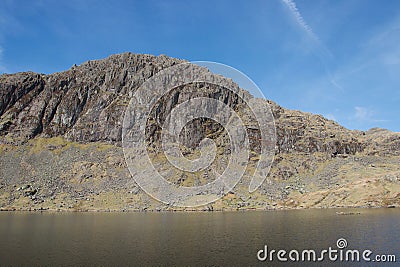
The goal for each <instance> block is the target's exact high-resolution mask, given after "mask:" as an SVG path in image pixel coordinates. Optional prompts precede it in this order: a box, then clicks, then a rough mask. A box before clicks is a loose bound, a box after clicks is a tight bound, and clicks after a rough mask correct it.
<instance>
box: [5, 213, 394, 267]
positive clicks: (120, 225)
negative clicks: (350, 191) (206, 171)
mask: <svg viewBox="0 0 400 267" xmlns="http://www.w3.org/2000/svg"><path fill="white" fill-rule="evenodd" d="M359 211H360V212H361V214H360V215H348V216H339V215H337V214H336V211H335V210H305V211H269V212H262V211H254V212H253V211H251V212H226V213H9V212H3V213H0V238H1V239H0V240H1V242H0V265H120V266H121V265H134V266H149V265H150V266H160V265H162V266H169V265H170V266H176V265H178V266H210V265H217V266H266V265H268V262H259V261H258V260H257V256H256V253H257V251H258V250H260V249H262V248H263V247H264V245H268V247H269V248H271V249H276V250H279V249H285V250H287V251H289V250H291V249H296V250H302V249H315V250H316V251H320V250H321V249H324V248H328V247H329V246H331V247H335V246H336V240H337V239H338V238H346V240H347V241H348V246H349V248H352V249H360V250H364V249H370V250H372V251H375V252H376V253H382V254H384V253H387V254H396V253H397V255H396V256H397V257H398V260H400V255H399V250H400V241H399V240H400V232H399V231H398V229H400V211H399V210H398V209H374V210H364V209H363V210H359ZM328 264H329V263H328V262H324V264H323V265H324V266H326V265H328ZM337 264H338V263H337ZM272 265H273V266H275V265H278V262H274V263H273V264H272ZM283 265H287V263H286V264H282V266H283ZM309 265H310V264H309V263H298V264H297V266H309ZM339 265H341V266H343V265H345V264H344V263H341V264H339ZM354 265H355V264H354V263H351V264H350V263H349V264H348V266H354ZM269 266H271V264H269ZM292 266H295V265H292ZM359 266H365V263H363V264H361V263H360V264H359ZM381 266H388V264H382V265H381Z"/></svg>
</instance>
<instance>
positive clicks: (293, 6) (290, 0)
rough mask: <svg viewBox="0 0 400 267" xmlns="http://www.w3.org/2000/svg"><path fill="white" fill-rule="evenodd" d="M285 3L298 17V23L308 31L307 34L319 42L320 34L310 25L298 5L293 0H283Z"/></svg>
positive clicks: (296, 17)
mask: <svg viewBox="0 0 400 267" xmlns="http://www.w3.org/2000/svg"><path fill="white" fill-rule="evenodd" d="M282 2H283V3H284V4H286V5H287V6H288V7H289V9H290V11H291V13H292V15H293V17H294V18H295V19H296V21H297V23H298V24H299V25H300V26H301V27H302V28H303V29H304V30H305V31H306V32H307V34H308V35H309V36H310V37H311V38H312V39H313V40H314V41H317V42H319V38H318V36H317V35H316V34H315V33H314V31H313V30H312V28H311V27H310V25H308V24H307V22H306V21H305V20H304V18H303V16H302V15H301V13H300V11H299V9H298V8H297V6H296V3H295V2H294V1H293V0H282Z"/></svg>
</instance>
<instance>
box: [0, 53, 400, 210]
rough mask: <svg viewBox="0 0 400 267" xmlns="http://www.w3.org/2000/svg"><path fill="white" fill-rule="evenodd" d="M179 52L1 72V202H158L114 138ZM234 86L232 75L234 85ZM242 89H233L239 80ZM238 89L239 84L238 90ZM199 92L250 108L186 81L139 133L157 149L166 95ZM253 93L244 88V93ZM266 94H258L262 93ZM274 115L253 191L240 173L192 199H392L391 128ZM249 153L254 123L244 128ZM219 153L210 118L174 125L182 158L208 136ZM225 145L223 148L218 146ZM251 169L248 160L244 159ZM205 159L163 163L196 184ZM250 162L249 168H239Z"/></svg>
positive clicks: (399, 138)
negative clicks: (270, 153)
mask: <svg viewBox="0 0 400 267" xmlns="http://www.w3.org/2000/svg"><path fill="white" fill-rule="evenodd" d="M183 62H185V61H182V60H178V59H173V58H169V57H167V56H164V55H161V56H151V55H138V54H131V53H124V54H119V55H113V56H110V57H109V58H106V59H104V60H96V61H88V62H86V63H83V64H82V65H80V66H76V65H74V66H73V67H72V68H71V69H69V70H67V71H64V72H60V73H54V74H50V75H43V74H37V73H32V72H24V73H17V74H3V75H1V76H0V207H1V208H2V209H6V210H9V209H17V210H18V209H23V210H26V209H60V210H65V209H66V210H165V209H174V208H173V207H170V206H168V205H166V204H161V203H159V202H157V201H155V200H154V199H152V198H151V197H149V196H147V195H146V194H145V193H144V192H143V191H141V189H139V188H138V186H137V185H136V184H135V182H134V180H133V179H132V178H131V176H130V173H129V171H128V170H127V168H126V164H125V160H124V155H123V151H122V148H121V138H122V124H123V117H124V112H125V110H126V107H127V106H128V104H129V101H130V99H131V97H132V94H133V93H134V92H135V91H136V90H137V89H138V88H139V87H140V86H141V85H142V84H143V82H144V81H146V80H147V79H149V78H150V77H152V76H154V75H155V74H157V73H158V72H160V71H161V70H163V69H166V68H168V67H170V66H173V65H176V64H179V63H183ZM234 86H237V85H234ZM238 90H240V89H238ZM240 92H241V93H242V94H248V93H247V92H245V91H243V90H240ZM198 96H205V97H207V98H213V99H218V100H220V101H222V102H224V103H225V104H226V105H229V106H230V107H232V108H233V109H234V110H236V111H238V113H240V114H243V117H244V118H247V119H246V120H247V125H251V124H252V120H253V118H252V117H251V116H247V115H246V114H247V113H246V108H245V107H244V105H243V104H244V103H243V101H241V99H240V98H239V97H238V96H237V94H235V93H234V92H231V91H229V90H224V89H223V88H221V87H218V86H210V85H207V84H201V83H200V84H189V85H186V86H183V87H180V88H176V89H174V90H172V91H171V92H170V93H169V94H168V95H166V96H163V98H162V99H161V101H160V102H159V103H158V105H157V108H155V109H154V110H153V111H152V114H151V116H150V118H149V120H148V123H147V125H146V140H147V142H148V143H149V147H151V149H153V150H152V151H153V152H154V153H153V154H152V160H154V161H155V162H157V161H160V162H161V161H163V160H165V159H164V158H162V157H161V156H160V155H159V154H160V153H159V152H160V146H159V140H160V123H161V122H163V121H164V120H165V116H166V114H168V113H169V112H170V111H171V110H172V109H173V108H174V106H176V105H177V104H179V103H181V102H183V101H185V100H187V99H190V98H193V97H198ZM249 97H251V96H249ZM265 101H267V100H265ZM268 103H269V105H270V107H271V109H272V113H273V115H274V118H275V125H276V136H277V144H276V151H275V161H274V163H273V166H272V169H271V171H270V173H269V175H268V179H267V180H268V182H265V183H264V184H263V185H262V186H261V188H260V189H259V190H257V191H256V192H254V193H249V192H248V191H247V187H245V185H244V184H238V185H237V186H236V187H235V189H234V190H232V191H231V192H229V193H228V194H227V195H225V196H224V197H223V198H222V199H221V200H218V201H217V202H215V203H213V204H212V205H209V206H207V207H203V208H200V209H208V210H209V209H277V208H310V207H356V206H357V207H359V206H362V207H377V206H398V205H399V204H400V171H399V167H400V152H399V151H400V134H399V133H393V132H390V131H387V130H383V129H371V130H370V131H366V132H362V131H350V130H348V129H346V128H344V127H342V126H340V125H338V124H337V123H336V122H334V121H331V120H327V119H325V118H323V117H322V116H320V115H314V114H309V113H304V112H300V111H293V110H287V109H284V108H282V107H280V106H279V105H277V104H276V103H273V102H272V101H268ZM248 133H249V136H250V142H251V150H252V154H251V157H250V160H251V161H257V152H259V150H260V145H259V143H258V142H257V140H259V136H258V135H259V132H258V130H257V129H255V128H252V127H248ZM205 137H208V138H212V139H215V140H216V142H217V144H218V149H219V150H220V152H221V153H219V155H221V159H220V160H219V161H218V160H217V161H216V162H217V164H216V166H215V169H214V172H215V170H217V171H216V172H218V169H221V168H223V167H224V163H223V162H224V155H225V154H227V153H225V152H226V151H227V146H226V140H225V139H226V137H227V136H226V133H224V130H223V128H222V127H221V125H219V124H218V123H215V122H213V121H210V120H207V119H203V120H195V121H193V122H191V124H190V125H188V126H187V127H186V128H185V129H184V133H183V136H182V139H183V143H184V144H185V148H184V149H186V150H185V153H184V154H185V155H187V157H189V158H190V157H191V156H195V155H196V146H197V145H198V144H199V142H200V141H201V140H202V139H203V138H205ZM224 151H225V152H224ZM249 168H251V165H250V167H249ZM212 171H213V170H211V169H210V170H206V171H204V172H201V173H196V174H193V175H188V174H187V173H182V172H173V173H169V177H170V180H171V182H173V183H176V184H178V185H184V186H191V185H201V184H204V183H206V182H208V181H210V180H212V179H213V175H212ZM248 171H251V170H248Z"/></svg>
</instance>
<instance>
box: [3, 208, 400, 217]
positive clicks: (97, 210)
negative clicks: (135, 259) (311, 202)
mask: <svg viewBox="0 0 400 267" xmlns="http://www.w3.org/2000/svg"><path fill="white" fill-rule="evenodd" d="M398 208H399V207H396V206H386V207H383V206H371V207H363V206H355V207H311V208H290V207H286V208H275V209H256V208H252V209H215V210H206V209H160V210H156V209H149V210H124V209H122V210H111V209H87V210H71V209H49V208H39V209H36V208H34V209H16V208H10V209H8V208H0V213H1V212H13V213H14V212H16V213H18V212H32V213H38V212H40V213H42V212H45V213H198V212H199V213H209V212H210V213H212V212H216V213H220V212H251V211H265V212H270V211H302V210H304V211H305V210H352V209H362V210H370V209H398ZM359 214H360V213H351V212H349V213H348V212H337V215H359Z"/></svg>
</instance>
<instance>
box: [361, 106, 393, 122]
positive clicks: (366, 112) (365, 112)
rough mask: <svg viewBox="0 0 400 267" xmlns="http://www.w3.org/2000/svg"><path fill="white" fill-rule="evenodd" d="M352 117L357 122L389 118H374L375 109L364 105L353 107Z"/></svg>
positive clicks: (378, 120)
mask: <svg viewBox="0 0 400 267" xmlns="http://www.w3.org/2000/svg"><path fill="white" fill-rule="evenodd" d="M353 118H354V119H355V120H357V121H359V122H388V121H389V120H385V119H377V118H375V111H374V110H372V109H369V108H365V107H359V106H356V107H354V114H353Z"/></svg>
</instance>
